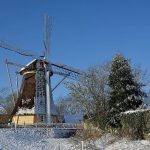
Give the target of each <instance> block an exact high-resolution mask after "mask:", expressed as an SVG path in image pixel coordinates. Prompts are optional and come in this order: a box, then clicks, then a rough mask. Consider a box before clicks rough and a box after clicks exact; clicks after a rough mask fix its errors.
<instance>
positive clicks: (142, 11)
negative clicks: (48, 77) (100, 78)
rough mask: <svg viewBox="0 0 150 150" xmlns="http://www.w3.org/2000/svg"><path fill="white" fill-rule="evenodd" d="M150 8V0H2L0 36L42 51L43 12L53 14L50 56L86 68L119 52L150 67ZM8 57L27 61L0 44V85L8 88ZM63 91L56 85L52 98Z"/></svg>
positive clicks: (0, 6)
mask: <svg viewBox="0 0 150 150" xmlns="http://www.w3.org/2000/svg"><path fill="white" fill-rule="evenodd" d="M149 8H150V1H149V0H12V1H11V0H0V39H1V40H6V41H8V42H9V43H11V44H12V45H15V46H17V47H20V48H24V49H27V50H31V51H33V52H36V53H38V54H41V51H42V49H43V44H42V39H43V15H44V13H47V14H48V15H50V16H52V17H53V18H54V22H53V29H52V36H51V57H50V59H51V60H52V61H54V62H60V63H63V64H66V65H69V66H72V67H74V68H79V69H86V68H87V67H89V66H91V65H95V64H100V63H102V62H104V61H107V60H110V59H111V58H112V56H113V55H114V54H116V53H117V52H121V53H123V54H124V55H125V56H126V57H129V58H131V59H132V63H133V64H140V65H141V66H142V68H143V69H147V70H149V71H150V65H149V62H150V9H149ZM6 58H8V59H9V60H12V61H14V62H16V63H21V64H25V63H27V62H28V61H29V60H31V59H30V58H25V57H22V56H19V55H17V54H14V53H10V52H7V51H5V50H3V49H1V48H0V69H1V73H0V88H1V87H9V83H8V79H7V74H6V69H5V65H4V60H5V59H6ZM14 70H16V68H11V75H12V77H13V78H14V74H13V71H14ZM64 93H65V92H64V90H63V89H62V88H59V89H57V91H56V92H55V93H54V94H55V96H54V97H55V98H57V97H59V96H60V95H64Z"/></svg>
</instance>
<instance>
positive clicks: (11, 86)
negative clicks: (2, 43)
mask: <svg viewBox="0 0 150 150" xmlns="http://www.w3.org/2000/svg"><path fill="white" fill-rule="evenodd" d="M5 64H6V70H7V74H8V79H9V83H10V88H11V92H12V98H13V102H14V106H15V96H14V90H13V85H12V81H11V77H10V72H9V68H8V63H7V59H6V61H5Z"/></svg>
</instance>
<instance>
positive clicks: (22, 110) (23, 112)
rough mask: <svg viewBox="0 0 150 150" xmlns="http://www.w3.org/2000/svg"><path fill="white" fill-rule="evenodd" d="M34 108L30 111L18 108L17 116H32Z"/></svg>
mask: <svg viewBox="0 0 150 150" xmlns="http://www.w3.org/2000/svg"><path fill="white" fill-rule="evenodd" d="M34 113H35V111H34V107H33V108H32V109H28V108H19V110H18V112H17V114H18V115H23V114H34Z"/></svg>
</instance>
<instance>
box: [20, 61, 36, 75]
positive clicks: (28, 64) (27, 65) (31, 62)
mask: <svg viewBox="0 0 150 150" xmlns="http://www.w3.org/2000/svg"><path fill="white" fill-rule="evenodd" d="M36 61H37V59H33V60H32V61H30V62H29V63H27V64H26V65H25V66H26V67H29V66H30V65H31V64H33V63H34V62H36ZM25 69H26V68H25V67H23V68H21V70H20V72H22V71H23V70H25Z"/></svg>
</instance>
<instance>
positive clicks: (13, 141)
mask: <svg viewBox="0 0 150 150" xmlns="http://www.w3.org/2000/svg"><path fill="white" fill-rule="evenodd" d="M42 132H43V131H42ZM42 132H39V131H37V130H35V131H34V130H30V129H21V130H20V129H17V130H16V131H15V130H14V129H0V150H1V149H2V150H59V149H60V146H61V150H81V139H79V138H77V137H76V138H50V137H49V136H48V134H47V133H46V134H45V133H42ZM104 148H105V150H150V141H147V140H141V141H130V140H127V139H125V138H122V139H119V138H115V137H113V136H111V135H110V134H107V135H104V136H103V137H102V138H100V139H98V140H93V141H84V150H102V149H104Z"/></svg>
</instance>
